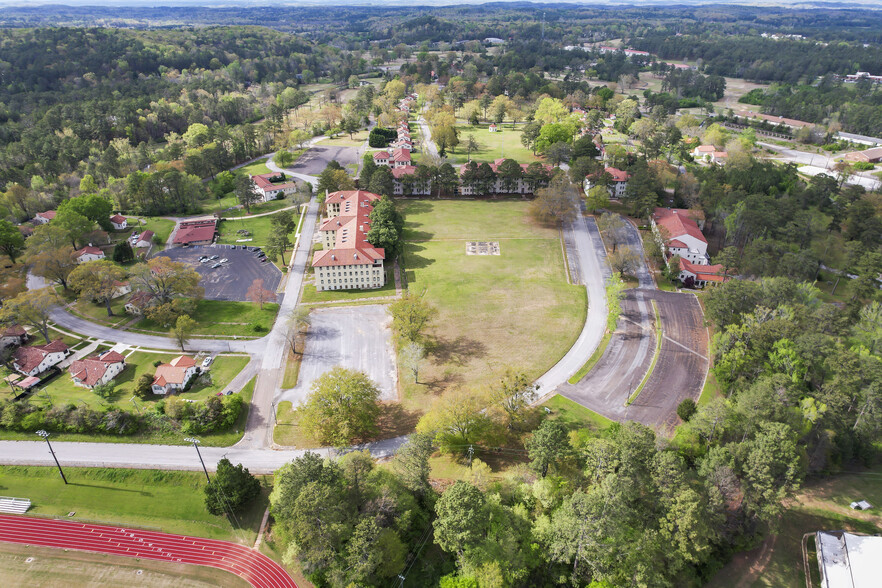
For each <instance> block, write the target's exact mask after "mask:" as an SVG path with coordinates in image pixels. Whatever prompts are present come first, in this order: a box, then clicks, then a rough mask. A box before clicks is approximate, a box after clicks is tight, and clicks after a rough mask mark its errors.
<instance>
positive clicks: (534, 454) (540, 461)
mask: <svg viewBox="0 0 882 588" xmlns="http://www.w3.org/2000/svg"><path fill="white" fill-rule="evenodd" d="M569 453H570V440H569V436H568V433H567V428H566V427H565V426H564V424H563V423H561V422H560V421H558V420H544V421H542V424H541V425H539V428H538V429H536V430H535V431H534V432H533V436H532V437H530V440H529V441H528V442H527V455H529V456H530V468H531V469H532V470H533V471H534V472H536V473H537V474H539V475H540V476H542V477H543V478H544V477H545V476H546V475H548V468H549V467H551V466H554V465H556V464H558V463H560V462H561V461H563V460H564V459H565V458H566V457H567V456H568V455H569Z"/></svg>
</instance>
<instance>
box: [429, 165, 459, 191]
mask: <svg viewBox="0 0 882 588" xmlns="http://www.w3.org/2000/svg"><path fill="white" fill-rule="evenodd" d="M433 183H434V185H435V186H437V188H438V192H437V195H438V196H440V195H441V194H453V193H454V192H456V188H457V187H458V186H459V176H458V175H457V173H456V170H455V169H453V166H452V165H450V164H449V163H443V164H441V165H440V166H438V173H437V174H435V177H434V178H433Z"/></svg>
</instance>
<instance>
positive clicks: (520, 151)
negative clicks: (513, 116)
mask: <svg viewBox="0 0 882 588" xmlns="http://www.w3.org/2000/svg"><path fill="white" fill-rule="evenodd" d="M488 128H489V125H486V124H480V125H477V126H472V125H457V126H456V130H457V131H459V145H458V146H457V148H456V152H455V153H450V152H449V151H448V153H447V159H448V160H449V161H450V163H453V164H457V163H465V162H467V161H468V159H469V155H468V152H467V151H466V150H465V143H466V140H467V139H468V136H469V135H474V136H475V139H476V140H477V141H478V143H479V144H480V145H481V149H479V150H477V151H472V153H471V158H472V159H473V160H475V161H479V162H483V161H486V162H492V161H495V160H496V159H499V158H501V157H507V158H510V159H514V160H515V161H517V162H518V163H532V162H534V161H540V159H539V158H538V157H536V156H535V155H533V152H532V151H530V150H529V149H527V148H526V147H524V146H523V144H521V132H522V131H521V129H520V128H516V129H512V128H511V125H506V124H503V125H502V127H501V128H502V130H500V131H498V132H496V133H491V132H490V131H489V130H488Z"/></svg>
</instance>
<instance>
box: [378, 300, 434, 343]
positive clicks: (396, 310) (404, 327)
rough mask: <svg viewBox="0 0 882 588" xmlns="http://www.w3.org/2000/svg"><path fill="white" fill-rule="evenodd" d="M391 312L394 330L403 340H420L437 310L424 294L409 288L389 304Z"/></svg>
mask: <svg viewBox="0 0 882 588" xmlns="http://www.w3.org/2000/svg"><path fill="white" fill-rule="evenodd" d="M389 314H391V315H392V330H393V331H394V332H395V334H396V335H398V336H399V337H400V338H401V340H402V341H413V342H419V341H421V340H422V337H423V330H424V329H425V328H426V327H427V326H428V325H429V324H430V323H431V322H432V319H434V318H435V314H436V311H435V309H434V308H433V307H432V306H430V305H429V303H428V302H426V301H425V300H424V299H423V297H422V296H417V295H416V294H414V293H413V292H411V291H410V290H408V291H407V292H405V293H404V295H403V296H402V297H401V298H399V299H398V300H396V301H395V302H394V303H392V304H391V305H390V306H389Z"/></svg>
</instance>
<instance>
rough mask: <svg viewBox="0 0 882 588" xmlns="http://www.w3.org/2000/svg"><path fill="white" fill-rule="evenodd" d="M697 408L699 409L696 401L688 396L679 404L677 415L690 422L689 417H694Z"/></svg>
mask: <svg viewBox="0 0 882 588" xmlns="http://www.w3.org/2000/svg"><path fill="white" fill-rule="evenodd" d="M696 410H698V407H696V406H695V401H694V400H692V399H691V398H687V399H686V400H684V401H683V402H681V403H680V404H678V405H677V416H678V417H680V418H681V419H683V422H689V419H691V418H692V415H694V414H695V411H696Z"/></svg>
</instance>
